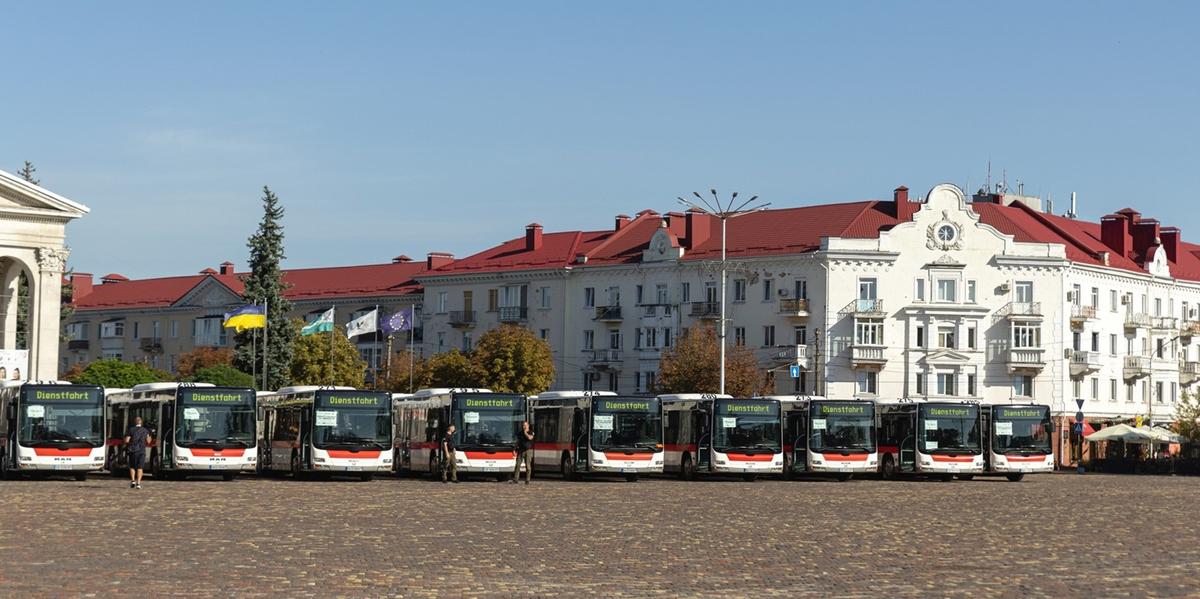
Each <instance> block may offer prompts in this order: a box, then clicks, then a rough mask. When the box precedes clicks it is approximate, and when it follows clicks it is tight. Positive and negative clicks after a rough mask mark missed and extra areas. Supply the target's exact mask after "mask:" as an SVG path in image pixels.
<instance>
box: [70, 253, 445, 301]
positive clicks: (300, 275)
mask: <svg viewBox="0 0 1200 599" xmlns="http://www.w3.org/2000/svg"><path fill="white" fill-rule="evenodd" d="M424 270H425V263H424V262H393V263H390V264H368V265H364V266H339V267H329V268H300V269H291V270H286V271H284V273H283V281H284V283H287V284H290V285H291V288H289V289H288V290H287V291H285V292H284V294H283V295H284V297H286V298H288V299H289V300H301V299H312V298H319V297H334V296H336V297H367V296H376V295H407V294H412V293H418V292H420V289H421V285H420V284H419V283H417V282H416V281H414V280H413V276H414V275H417V274H419V273H421V272H423V271H424ZM247 274H248V273H237V274H228V275H220V274H207V275H191V276H186V277H165V278H160V279H141V280H125V281H122V282H120V283H104V284H102V285H96V286H95V287H93V288H92V292H91V293H89V294H87V295H85V296H83V297H79V298H76V299H75V301H74V302H73V305H74V307H75V309H76V310H105V309H109V310H112V309H121V308H151V307H160V308H161V307H167V306H171V305H173V304H175V303H176V302H178V301H179V300H180V299H181V298H183V297H184V296H185V295H187V294H188V293H189V292H190V291H192V290H193V289H195V288H196V286H197V285H199V284H200V283H201V282H203V281H204V280H206V279H209V278H211V279H215V280H216V281H218V282H219V283H221V284H222V285H224V286H226V287H228V288H229V289H230V291H232V292H233V293H235V294H237V295H241V293H242V291H243V289H244V288H245V286H244V285H243V284H242V282H241V281H240V280H239V279H238V277H244V276H246V275H247Z"/></svg>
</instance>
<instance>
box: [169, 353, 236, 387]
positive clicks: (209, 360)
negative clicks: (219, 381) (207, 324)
mask: <svg viewBox="0 0 1200 599" xmlns="http://www.w3.org/2000/svg"><path fill="white" fill-rule="evenodd" d="M213 366H233V350H230V349H226V348H223V347H196V348H194V349H192V350H191V351H188V352H185V353H182V354H180V355H179V357H178V358H176V360H175V376H176V377H178V378H179V380H181V381H186V380H190V377H191V376H192V375H193V374H195V373H196V371H197V370H200V369H201V368H212V367H213ZM247 378H251V377H249V375H247ZM251 386H252V385H251Z"/></svg>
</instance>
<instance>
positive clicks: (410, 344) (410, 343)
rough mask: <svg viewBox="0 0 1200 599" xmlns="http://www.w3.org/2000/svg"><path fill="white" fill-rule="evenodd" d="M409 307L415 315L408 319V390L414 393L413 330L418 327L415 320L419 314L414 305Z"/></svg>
mask: <svg viewBox="0 0 1200 599" xmlns="http://www.w3.org/2000/svg"><path fill="white" fill-rule="evenodd" d="M408 309H409V310H412V314H413V317H412V318H409V319H408V347H407V348H406V349H408V392H409V393H412V392H413V331H414V330H415V329H416V328H417V323H415V322H413V321H415V320H416V318H415V316H416V314H417V311H416V309H415V307H414V306H409V308H408Z"/></svg>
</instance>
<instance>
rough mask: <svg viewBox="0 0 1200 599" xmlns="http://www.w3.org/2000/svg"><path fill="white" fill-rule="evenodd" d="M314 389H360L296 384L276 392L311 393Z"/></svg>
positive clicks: (283, 393)
mask: <svg viewBox="0 0 1200 599" xmlns="http://www.w3.org/2000/svg"><path fill="white" fill-rule="evenodd" d="M312 391H358V389H355V388H354V387H343V386H338V385H332V386H330V385H296V386H294V387H284V388H282V389H280V390H278V391H276V392H275V394H277V395H285V394H287V393H309V392H312Z"/></svg>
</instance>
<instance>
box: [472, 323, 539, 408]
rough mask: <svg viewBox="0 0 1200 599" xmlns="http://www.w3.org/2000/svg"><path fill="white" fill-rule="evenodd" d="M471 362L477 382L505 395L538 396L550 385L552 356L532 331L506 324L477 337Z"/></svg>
mask: <svg viewBox="0 0 1200 599" xmlns="http://www.w3.org/2000/svg"><path fill="white" fill-rule="evenodd" d="M471 363H472V365H473V366H474V370H475V372H476V373H477V377H478V380H479V383H480V385H481V386H483V387H487V388H488V389H491V390H493V391H498V392H505V393H527V394H535V393H541V392H542V391H545V390H546V389H549V388H550V385H551V383H553V382H554V354H553V352H552V351H551V350H550V344H549V343H546V340H545V339H540V338H538V336H537V335H535V334H534V332H533V331H531V330H529V329H527V328H525V327H519V326H513V325H508V324H503V325H500V326H499V327H498V328H495V329H492V330H490V331H488V332H486V333H484V334H482V335H480V336H479V342H478V343H476V345H475V351H474V352H473V353H472V355H471Z"/></svg>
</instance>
